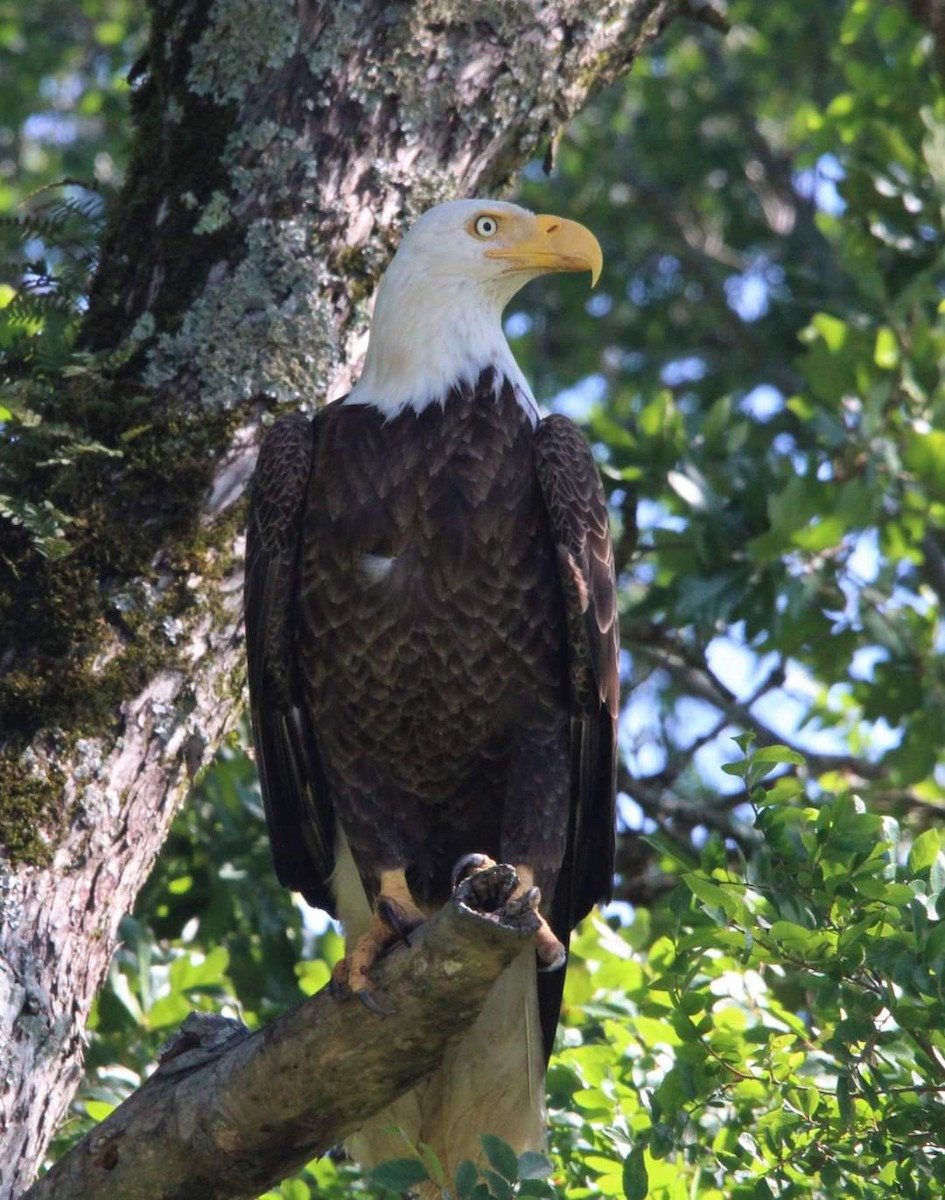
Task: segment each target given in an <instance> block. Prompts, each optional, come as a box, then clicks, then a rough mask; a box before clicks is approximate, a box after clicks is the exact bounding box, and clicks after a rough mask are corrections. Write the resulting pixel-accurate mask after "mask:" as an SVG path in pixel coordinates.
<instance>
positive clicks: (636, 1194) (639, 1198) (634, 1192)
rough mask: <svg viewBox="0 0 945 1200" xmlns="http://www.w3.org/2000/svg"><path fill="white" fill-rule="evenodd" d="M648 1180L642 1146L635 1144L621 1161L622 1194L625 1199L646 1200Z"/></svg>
mask: <svg viewBox="0 0 945 1200" xmlns="http://www.w3.org/2000/svg"><path fill="white" fill-rule="evenodd" d="M649 1190H650V1181H649V1177H648V1175H647V1172H646V1162H645V1160H644V1157H643V1147H642V1146H636V1147H635V1148H634V1149H633V1150H631V1151H630V1153H629V1154H628V1155H627V1157H626V1158H625V1159H624V1163H623V1194H624V1198H625V1200H646V1197H647V1193H648V1192H649Z"/></svg>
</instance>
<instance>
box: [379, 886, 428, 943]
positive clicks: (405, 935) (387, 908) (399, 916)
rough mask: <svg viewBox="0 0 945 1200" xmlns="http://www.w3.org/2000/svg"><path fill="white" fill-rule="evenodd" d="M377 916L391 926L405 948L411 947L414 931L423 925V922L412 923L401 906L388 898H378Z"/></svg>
mask: <svg viewBox="0 0 945 1200" xmlns="http://www.w3.org/2000/svg"><path fill="white" fill-rule="evenodd" d="M375 911H376V912H377V915H378V916H379V917H380V918H381V920H382V921H383V922H384V924H385V925H387V926H389V928H390V929H392V930H393V932H394V933H396V934H397V936H398V937H399V938H400V940H401V941H402V942H403V944H404V945H405V946H409V945H410V935H411V934H412V933H413V931H414V930H415V929H416V928H417V927H418V926H419V925H421V924H422V922H421V921H411V920H410V919H409V918H408V917H407V914H406V913H405V912H404V910H403V909H402V908H401V907H400V905H399V904H395V903H394V901H393V900H391V899H390V898H389V897H387V896H381V897H379V898H378V901H377V907H376V910H375Z"/></svg>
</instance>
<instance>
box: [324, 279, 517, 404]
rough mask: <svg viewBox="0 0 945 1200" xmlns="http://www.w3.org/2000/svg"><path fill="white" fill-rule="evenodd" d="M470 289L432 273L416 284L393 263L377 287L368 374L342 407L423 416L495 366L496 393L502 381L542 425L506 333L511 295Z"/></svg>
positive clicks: (467, 284)
mask: <svg viewBox="0 0 945 1200" xmlns="http://www.w3.org/2000/svg"><path fill="white" fill-rule="evenodd" d="M470 284H471V281H470V280H468V279H461V278H457V277H456V276H455V275H450V274H446V273H444V274H436V273H433V272H429V271H427V272H425V274H424V276H423V278H422V279H420V278H417V277H416V275H415V273H414V271H413V270H412V268H411V265H410V264H409V263H401V262H400V261H398V259H396V258H395V260H394V261H393V262H392V263H391V266H390V267H389V268H388V271H387V274H386V275H385V276H384V278H383V279H382V281H381V285H380V287H379V289H378V293H377V300H376V302H375V305H374V318H373V321H372V323H371V335H370V340H369V342H368V348H367V356H366V357H365V360H364V370H363V371H362V372H361V377H360V379H359V380H358V382H357V383H356V384H355V386H354V388H353V389H352V391H351V392H350V394H349V395H348V396H347V397H346V398H345V400H344V401H343V403H345V404H370V405H373V406H374V407H376V408H379V409H381V411H382V412H384V413H387V414H388V415H389V416H391V417H394V416H396V415H397V414H398V413H400V412H402V411H403V410H404V409H405V408H408V407H409V408H412V409H414V410H415V411H417V412H420V411H421V410H422V409H424V408H426V407H427V405H428V404H436V403H440V404H442V403H443V401H444V400H445V399H446V397H447V395H448V393H449V391H450V390H451V388H453V387H456V386H459V385H462V384H466V385H468V386H471V385H472V384H474V383H475V382H476V380H477V379H478V378H479V375H480V374H481V373H482V371H483V370H484V369H485V368H487V367H490V366H491V367H493V368H494V369H495V373H496V394H498V392H499V391H500V390H501V385H502V378H503V377H504V378H505V379H507V380H508V381H509V382H510V383H511V384H512V386H513V388H514V389H515V394H516V396H517V398H518V401H519V403H520V404H521V405H522V407H523V408H524V409H525V410H526V412H528V413H529V415H530V417H531V418H532V420H533V421H536V420H537V419H538V416H539V411H538V405H537V404H536V403H535V398H534V396H533V395H532V392H531V388H529V386H528V383H527V382H526V380H525V376H524V375H523V374H522V371H521V368H520V367H519V365H518V363H517V362H516V361H515V357H514V355H513V354H512V351H511V349H510V348H509V344H508V342H507V341H506V339H505V334H504V333H503V331H502V309H503V308H504V307H505V304H506V302H507V301H508V299H509V295H508V294H504V293H503V291H502V290H500V288H499V287H489V286H485V285H484V284H483V282H482V281H476V282H475V284H473V285H472V286H470ZM515 290H517V287H516V289H515Z"/></svg>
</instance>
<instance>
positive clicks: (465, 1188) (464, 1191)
mask: <svg viewBox="0 0 945 1200" xmlns="http://www.w3.org/2000/svg"><path fill="white" fill-rule="evenodd" d="M478 1182H479V1168H478V1167H477V1166H476V1164H475V1163H473V1162H470V1161H469V1159H468V1158H464V1159H463V1161H462V1162H461V1163H460V1164H459V1166H458V1167H457V1168H456V1179H455V1184H456V1196H457V1200H467V1198H468V1197H469V1196H470V1195H471V1194H472V1190H473V1188H474V1187H475V1186H476V1184H477V1183H478Z"/></svg>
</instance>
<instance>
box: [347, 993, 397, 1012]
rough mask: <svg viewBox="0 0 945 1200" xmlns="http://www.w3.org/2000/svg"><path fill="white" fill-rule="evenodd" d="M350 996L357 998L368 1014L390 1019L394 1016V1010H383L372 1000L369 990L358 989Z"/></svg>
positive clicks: (382, 1007) (380, 1005)
mask: <svg viewBox="0 0 945 1200" xmlns="http://www.w3.org/2000/svg"><path fill="white" fill-rule="evenodd" d="M352 994H353V995H355V996H357V998H358V999H359V1000H360V1001H361V1003H362V1004H363V1005H364V1007H365V1008H366V1009H367V1010H368V1012H371V1013H374V1015H375V1016H377V1017H392V1016H393V1015H394V1010H393V1009H392V1008H385V1007H384V1006H383V1005H382V1004H378V1002H377V1001H376V1000H375V999H374V993H373V992H372V991H371V989H370V988H366V987H365V988H358V989H357V991H355V992H353V993H352Z"/></svg>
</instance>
